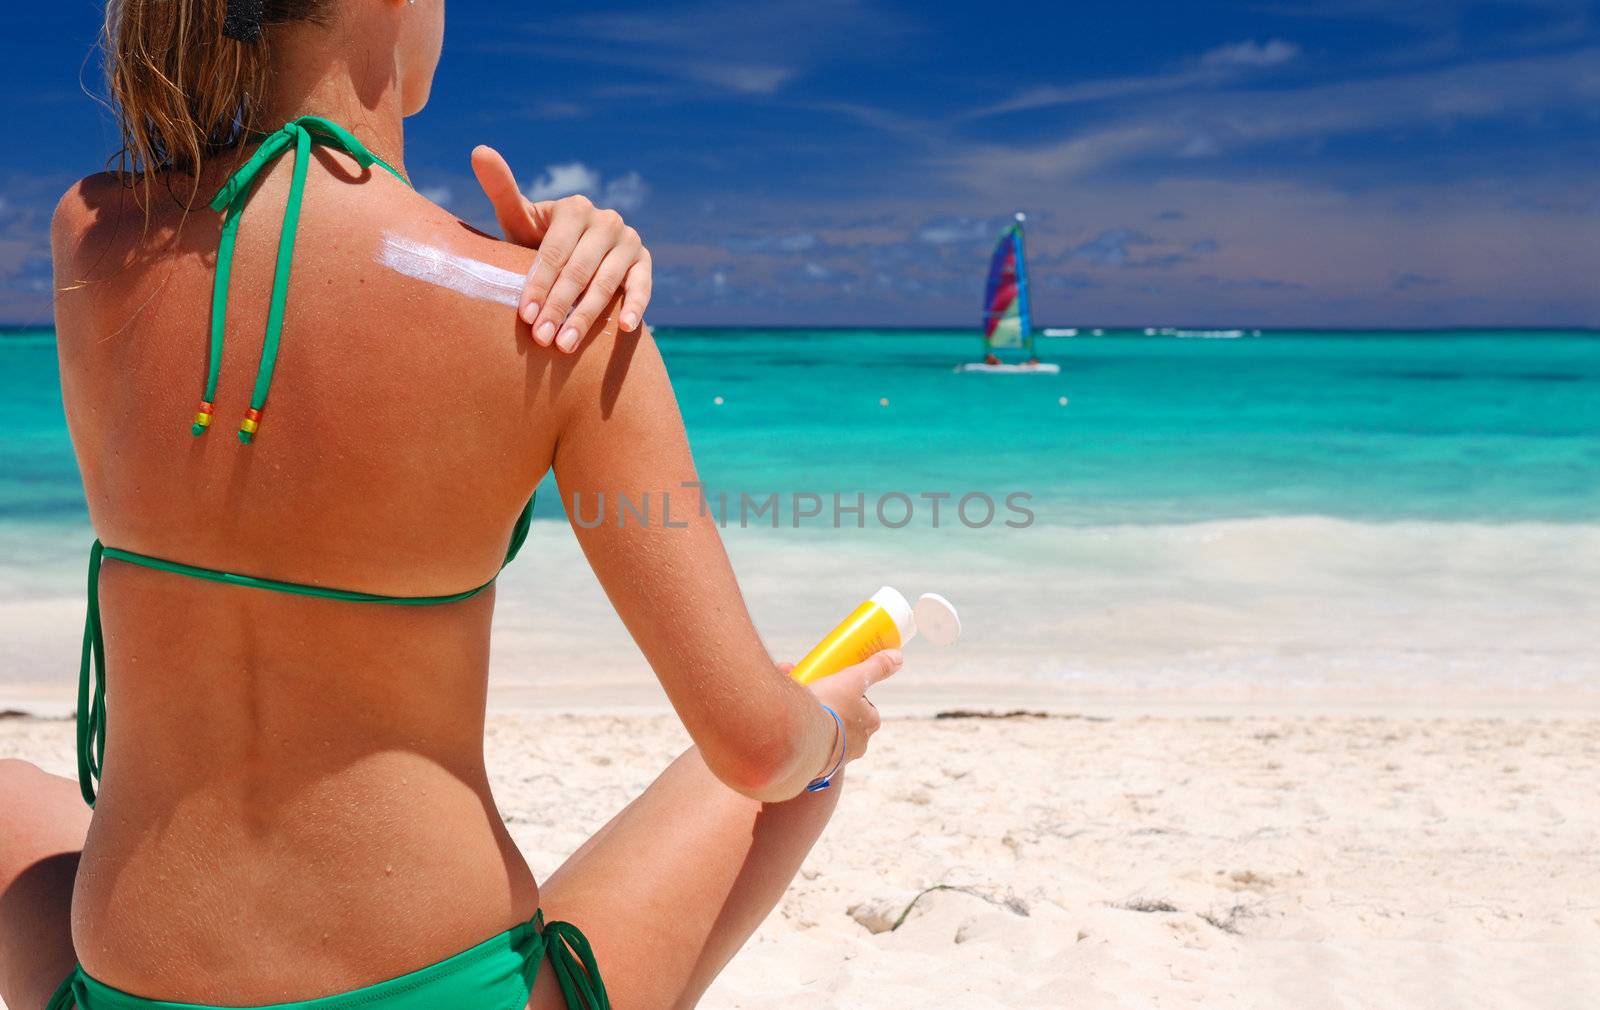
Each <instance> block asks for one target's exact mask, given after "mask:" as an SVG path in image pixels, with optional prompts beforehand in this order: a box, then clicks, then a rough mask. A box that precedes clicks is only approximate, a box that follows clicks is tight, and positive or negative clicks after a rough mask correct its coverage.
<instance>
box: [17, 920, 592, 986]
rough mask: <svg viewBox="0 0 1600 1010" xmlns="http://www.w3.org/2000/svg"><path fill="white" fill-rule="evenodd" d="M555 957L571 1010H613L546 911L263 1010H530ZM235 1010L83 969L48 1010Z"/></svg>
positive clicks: (574, 931)
mask: <svg viewBox="0 0 1600 1010" xmlns="http://www.w3.org/2000/svg"><path fill="white" fill-rule="evenodd" d="M546 957H548V958H549V959H550V967H551V968H553V969H554V970H555V973H556V981H557V983H559V984H560V986H561V993H562V995H564V996H565V997H566V999H567V1007H568V1008H569V1010H610V1007H611V1001H610V1000H609V999H607V998H606V987H605V985H604V983H602V982H601V981H600V971H599V969H598V968H597V967H596V965H595V963H594V954H593V952H591V951H590V949H589V941H588V940H586V939H584V936H583V934H582V933H580V932H578V928H577V927H576V926H574V925H572V924H571V923H567V922H552V923H549V924H546V923H545V921H544V913H543V912H535V913H534V914H533V918H532V919H531V920H530V921H528V922H525V923H523V924H522V925H520V926H515V927H513V928H511V929H508V930H506V931H505V932H504V933H501V934H500V935H499V936H495V937H491V938H489V939H487V940H485V941H483V942H482V943H480V944H478V945H477V946H476V947H472V948H470V949H468V950H464V951H462V952H461V953H459V954H456V955H455V956H453V957H448V958H445V959H444V960H443V961H440V962H439V963H438V964H434V965H429V966H428V967H426V968H419V969H417V970H416V971H414V972H411V973H410V974H407V975H401V976H400V977H399V978H392V979H390V980H389V981H387V982H379V983H378V984H377V985H369V986H367V987H366V988H365V989H357V990H355V991H353V992H347V993H340V994H339V995H337V996H323V997H321V998H319V999H309V1000H302V1001H301V1002H298V1003H274V1004H272V1005H271V1006H263V1007H258V1008H255V1010H357V1008H359V1010H522V1007H524V1006H525V1005H527V1002H528V994H529V993H531V992H532V991H533V981H534V979H535V978H537V977H538V975H539V965H540V963H541V962H542V961H543V960H544V959H545V958H546ZM73 1007H77V1010H231V1008H226V1007H213V1006H206V1005H204V1004H200V1003H169V1002H166V1001H164V1000H155V999H145V998H143V997H142V996H134V995H131V994H129V993H125V992H123V991H122V990H120V989H113V988H112V987H111V986H108V985H106V984H105V983H103V982H97V981H95V980H94V979H93V978H90V977H89V976H88V975H87V974H85V973H84V970H83V969H82V968H78V969H76V970H74V971H73V973H72V974H71V975H69V976H67V979H66V981H64V982H62V983H61V986H60V988H58V989H57V990H56V992H55V995H54V996H51V997H50V1002H49V1004H47V1005H46V1007H45V1010H72V1008H73Z"/></svg>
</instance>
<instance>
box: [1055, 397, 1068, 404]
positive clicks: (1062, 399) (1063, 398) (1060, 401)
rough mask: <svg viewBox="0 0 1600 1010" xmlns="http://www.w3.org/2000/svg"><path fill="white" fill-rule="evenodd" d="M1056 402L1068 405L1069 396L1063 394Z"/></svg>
mask: <svg viewBox="0 0 1600 1010" xmlns="http://www.w3.org/2000/svg"><path fill="white" fill-rule="evenodd" d="M1056 402H1057V403H1059V404H1061V405H1062V406H1063V407H1065V406H1066V405H1067V398H1066V397H1064V396H1063V397H1062V398H1061V399H1059V400H1057V401H1056Z"/></svg>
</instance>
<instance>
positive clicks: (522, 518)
mask: <svg viewBox="0 0 1600 1010" xmlns="http://www.w3.org/2000/svg"><path fill="white" fill-rule="evenodd" d="M254 139H259V140H260V141H261V146H260V147H259V148H257V149H256V153H255V154H254V155H252V156H251V157H250V159H249V160H248V161H246V162H245V163H244V164H243V165H241V166H240V167H239V169H238V171H236V172H234V173H233V175H231V176H230V177H229V178H228V181H227V182H225V183H223V186H222V189H221V190H219V191H218V192H217V195H216V197H215V198H213V199H212V201H211V209H212V210H216V211H221V212H222V214H223V218H222V238H221V240H220V241H219V242H218V243H217V274H216V279H215V281H214V282H213V285H212V291H211V344H210V352H209V358H208V364H207V368H206V388H205V394H204V395H203V396H202V397H201V400H200V407H199V409H198V410H197V411H196V412H195V419H194V425H193V427H192V429H191V430H192V431H193V432H194V434H196V435H203V434H205V432H206V430H207V429H208V428H209V427H210V426H211V417H212V414H213V412H214V411H213V401H214V400H215V399H216V395H217V379H218V376H219V373H220V372H221V370H222V338H223V333H224V331H225V330H226V329H227V312H228V280H229V276H230V274H231V273H232V270H233V247H234V242H235V240H236V239H237V237H238V234H239V217H240V215H241V214H242V213H243V211H244V207H245V204H246V203H248V202H249V199H250V193H251V190H252V188H253V185H252V184H253V183H254V182H255V180H256V177H257V176H258V175H260V174H261V172H262V170H263V169H265V168H267V167H268V166H269V165H271V164H272V163H273V162H274V161H275V160H277V158H278V157H279V156H281V155H282V154H284V153H285V152H287V151H289V150H290V149H291V148H292V149H293V150H294V152H295V158H294V174H293V176H292V177H291V181H290V184H289V200H288V203H287V205H286V206H285V207H284V211H283V230H282V231H281V232H280V234H279V238H278V264H277V269H276V271H275V272H274V274H273V277H272V300H271V303H270V307H269V308H268V310H267V330H266V339H265V340H264V341H263V342H262V345H261V364H260V367H259V369H258V370H257V372H256V385H255V391H254V392H253V393H252V394H251V397H250V409H249V410H247V411H245V415H244V420H243V421H242V422H241V423H240V425H239V440H240V441H242V442H244V443H246V444H249V443H250V441H251V440H252V439H253V438H254V437H255V435H256V432H257V431H258V430H259V428H260V424H261V411H262V409H263V408H264V407H265V406H266V403H267V392H268V389H269V388H270V387H271V385H272V371H273V367H274V366H275V365H276V364H277V360H278V343H279V341H280V338H281V337H282V335H283V306H284V301H285V299H286V297H287V295H288V291H289V267H290V264H291V262H292V261H293V259H294V239H295V233H296V232H297V231H298V230H299V226H300V203H301V200H302V198H303V197H304V195H305V187H306V169H307V167H308V164H309V162H310V160H311V159H310V155H311V145H312V144H326V145H327V146H329V147H336V148H339V149H340V150H342V151H344V152H345V153H346V154H349V155H350V156H351V157H353V158H355V160H356V161H357V162H358V163H359V164H360V165H361V167H363V168H370V167H371V166H373V165H374V164H376V165H379V166H382V167H383V168H384V169H385V170H387V171H388V172H389V174H391V175H393V176H394V177H395V178H396V179H399V180H400V181H401V182H404V183H406V185H408V186H409V185H410V183H409V182H408V181H407V180H406V177H405V176H403V175H401V174H400V173H399V172H397V171H396V170H395V169H394V168H393V167H392V166H390V165H388V164H387V163H385V162H384V161H383V159H381V158H379V157H378V156H377V155H375V154H373V153H372V152H371V151H369V150H367V148H366V146H365V145H363V144H362V143H361V141H359V140H357V139H356V138H355V136H354V135H353V134H351V133H350V132H349V131H348V130H346V129H344V128H343V127H341V126H339V125H338V124H337V123H333V122H330V121H329V120H326V119H323V118H321V117H319V116H301V117H300V118H299V119H296V120H293V121H292V122H289V123H286V124H285V125H284V126H283V128H282V129H280V130H277V131H275V132H273V133H269V134H266V135H265V136H258V137H256V138H254ZM532 521H533V499H532V498H531V497H530V498H529V499H528V504H527V505H525V506H524V507H523V509H522V514H521V515H519V516H518V517H517V521H516V524H515V525H514V526H513V527H512V530H511V543H510V546H509V547H508V548H507V550H506V558H505V561H503V562H502V563H501V566H500V567H501V568H502V569H503V568H504V567H505V566H506V565H508V564H510V563H511V561H512V559H513V558H515V557H516V556H517V552H518V551H519V550H521V549H522V544H523V541H525V540H527V538H528V528H529V526H530V525H531V523H532ZM105 558H112V559H114V560H116V561H126V562H128V563H129V564H134V565H140V566H142V567H144V568H153V569H155V570H157V571H161V572H170V573H171V574H173V575H185V576H188V577H190V578H195V579H206V580H209V581H211V582H221V583H225V584H227V585H231V586H245V587H248V588H250V589H266V590H270V591H272V592H275V593H290V594H292V595H295V596H315V597H320V598H322V599H325V600H345V601H347V602H350V603H388V604H395V605H399V606H409V607H431V606H436V605H438V604H442V603H456V602H458V601H460V600H466V599H470V598H472V597H474V596H477V595H478V594H479V593H481V592H483V591H484V590H485V589H488V588H489V587H490V586H492V585H494V582H495V578H498V577H499V573H498V572H497V573H496V574H495V578H491V579H489V581H487V582H485V583H484V584H483V585H481V586H474V587H473V588H471V589H467V590H463V591H462V592H459V593H449V594H446V595H444V596H386V595H383V594H381V593H363V592H357V591H354V590H349V589H330V588H328V587H326V586H314V585H306V584H302V583H298V582H281V581H279V580H277V579H263V578H258V577H256V576H253V575H240V574H237V573H235V572H223V571H217V570H215V569H211V568H201V567H199V566H198V565H186V564H183V563H181V562H178V561H168V560H166V559H164V558H157V557H152V556H150V555H148V554H136V553H134V552H133V551H125V550H122V549H121V548H117V547H106V546H105V545H104V544H102V543H101V542H100V541H98V540H96V541H95V542H94V546H93V547H92V548H90V550H89V607H88V615H87V617H86V618H85V620H84V626H83V660H82V662H81V664H80V665H79V668H78V712H77V717H78V786H79V788H80V789H81V790H82V792H83V798H84V801H85V802H86V803H88V804H89V806H91V807H92V806H94V800H95V784H96V783H97V782H99V780H100V770H101V768H102V767H103V765H104V763H105V750H106V681H105V669H106V652H105V641H104V638H103V635H102V633H101V629H100V564H101V562H102V561H103V560H104V559H105Z"/></svg>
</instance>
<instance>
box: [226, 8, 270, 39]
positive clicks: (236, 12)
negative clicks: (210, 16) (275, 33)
mask: <svg viewBox="0 0 1600 1010" xmlns="http://www.w3.org/2000/svg"><path fill="white" fill-rule="evenodd" d="M263 3H264V0H228V8H227V13H225V14H224V15H223V17H222V34H223V35H224V36H225V37H227V38H230V39H237V40H238V41H240V42H255V41H256V40H257V39H259V38H261V14H262V5H263Z"/></svg>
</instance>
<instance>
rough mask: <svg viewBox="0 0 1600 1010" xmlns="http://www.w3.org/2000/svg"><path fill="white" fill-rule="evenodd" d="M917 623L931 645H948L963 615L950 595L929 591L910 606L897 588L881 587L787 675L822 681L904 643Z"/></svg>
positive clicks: (956, 634) (957, 632)
mask: <svg viewBox="0 0 1600 1010" xmlns="http://www.w3.org/2000/svg"><path fill="white" fill-rule="evenodd" d="M919 627H920V628H921V629H922V632H923V634H924V636H925V637H926V638H927V639H928V640H929V641H931V642H933V643H934V644H935V645H949V644H951V643H952V642H954V641H955V640H956V639H957V638H959V637H960V636H961V619H960V618H959V617H957V616H956V608H955V607H953V606H951V605H950V601H949V600H947V599H945V598H944V597H942V596H937V595H935V594H933V593H928V594H926V595H924V596H922V597H921V598H919V599H918V600H917V605H916V607H912V606H911V604H909V603H907V602H906V598H905V597H904V596H901V595H900V593H899V592H897V591H895V590H894V589H891V588H889V587H888V586H884V587H883V588H882V589H880V590H878V591H877V592H876V593H873V594H872V597H871V599H869V600H867V602H865V603H863V604H861V606H859V607H857V608H856V609H855V610H854V611H853V612H852V613H851V614H850V616H849V617H846V618H845V619H844V620H843V621H842V622H840V624H839V626H838V627H836V628H834V629H833V630H832V631H830V632H828V634H827V637H825V638H823V640H822V641H820V642H818V643H817V646H816V648H814V649H812V650H811V651H810V652H808V653H806V658H804V659H802V660H801V661H800V662H799V663H797V664H795V668H794V669H793V670H792V671H790V674H789V675H790V676H791V677H793V678H794V679H795V680H798V681H799V682H800V683H802V684H809V683H811V682H812V681H814V680H821V679H822V678H823V677H828V676H831V675H833V674H835V673H838V672H839V671H840V670H843V669H844V668H845V667H847V666H854V665H855V664H857V663H859V662H862V661H863V660H865V659H867V658H868V657H869V656H871V655H873V654H874V653H878V652H882V651H883V650H885V649H900V648H904V647H905V645H906V643H907V642H909V641H911V640H912V639H913V638H915V637H916V635H917V630H918V628H919Z"/></svg>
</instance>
